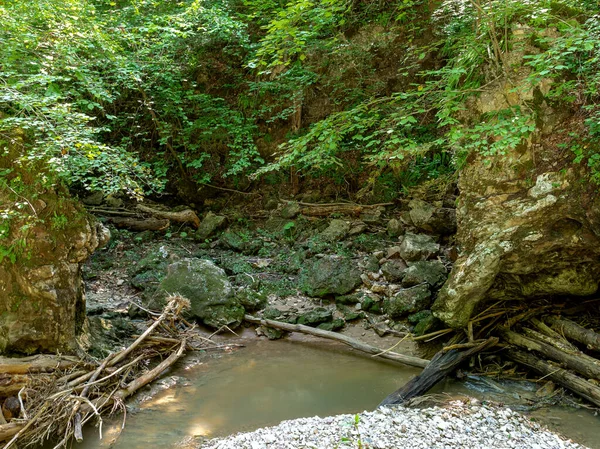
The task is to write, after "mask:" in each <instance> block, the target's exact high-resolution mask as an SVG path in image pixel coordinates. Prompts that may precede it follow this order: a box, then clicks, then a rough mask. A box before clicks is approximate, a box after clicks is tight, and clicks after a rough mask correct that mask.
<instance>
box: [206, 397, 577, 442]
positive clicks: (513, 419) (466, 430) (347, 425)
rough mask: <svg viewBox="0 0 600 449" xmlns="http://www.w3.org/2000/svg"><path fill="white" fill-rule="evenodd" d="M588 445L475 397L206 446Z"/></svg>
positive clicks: (305, 423)
mask: <svg viewBox="0 0 600 449" xmlns="http://www.w3.org/2000/svg"><path fill="white" fill-rule="evenodd" d="M350 448H352V449H357V448H360V449H403V448H407V449H421V448H422V449H433V448H439V449H458V448H469V449H476V448H477V449H479V448H481V449H490V448H492V449H503V448H519V449H521V448H523V449H529V448H532V449H554V448H556V449H558V448H569V449H570V448H584V449H585V446H582V445H580V444H577V443H574V442H572V441H571V440H567V439H565V438H563V437H561V436H559V435H557V434H555V433H553V432H550V431H549V430H547V429H546V428H545V427H543V426H541V425H540V424H538V423H535V422H532V421H530V420H529V419H527V418H526V417H524V416H523V415H521V414H519V413H517V412H514V411H512V410H510V409H508V408H502V407H498V406H491V405H482V404H480V403H478V402H476V401H474V400H471V401H468V402H465V401H462V400H460V401H458V400H457V401H451V402H448V403H447V404H445V405H444V406H443V407H433V408H426V409H414V408H405V407H394V408H387V407H385V408H381V409H377V410H375V411H372V412H363V413H359V414H356V415H337V416H330V417H327V418H319V417H314V418H301V419H295V420H290V421H283V422H282V423H280V424H279V425H277V426H274V427H266V428H262V429H258V430H255V431H254V432H248V433H239V434H237V435H232V436H229V437H226V438H222V439H214V440H209V441H207V442H205V443H204V444H203V445H202V446H201V449H350Z"/></svg>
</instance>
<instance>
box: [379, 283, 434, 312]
mask: <svg viewBox="0 0 600 449" xmlns="http://www.w3.org/2000/svg"><path fill="white" fill-rule="evenodd" d="M431 300H432V298H431V291H430V290H429V286H428V285H424V284H422V285H417V286H416V287H412V288H406V289H403V290H400V291H399V292H398V293H396V295H394V296H393V297H391V298H389V299H388V300H386V301H385V302H384V310H385V312H386V313H387V314H388V315H389V316H390V317H391V318H393V319H397V318H402V317H404V316H406V315H408V314H409V313H415V312H419V311H421V310H424V309H428V308H429V307H430V306H431Z"/></svg>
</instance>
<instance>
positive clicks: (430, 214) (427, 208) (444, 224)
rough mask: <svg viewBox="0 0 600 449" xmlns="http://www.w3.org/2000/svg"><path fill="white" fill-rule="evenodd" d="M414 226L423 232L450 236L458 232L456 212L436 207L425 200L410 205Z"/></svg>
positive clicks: (413, 201)
mask: <svg viewBox="0 0 600 449" xmlns="http://www.w3.org/2000/svg"><path fill="white" fill-rule="evenodd" d="M408 207H409V209H410V212H409V215H410V219H411V221H412V222H413V224H414V225H415V226H416V227H417V228H418V229H419V230H421V231H425V232H431V233H433V234H440V235H448V234H454V233H455V232H456V211H455V210H454V209H452V208H448V207H436V206H434V205H433V204H431V203H428V202H426V201H423V200H418V199H415V200H412V201H411V202H410V203H408Z"/></svg>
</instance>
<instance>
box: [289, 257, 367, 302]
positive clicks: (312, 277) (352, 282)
mask: <svg viewBox="0 0 600 449" xmlns="http://www.w3.org/2000/svg"><path fill="white" fill-rule="evenodd" d="M299 283H300V289H301V290H302V291H303V292H304V293H306V294H307V295H308V296H316V297H323V296H327V295H344V294H346V293H348V292H350V291H352V290H354V289H355V288H356V287H358V286H359V285H360V283H361V279H360V271H359V270H358V268H357V267H356V264H355V263H354V262H353V261H352V259H349V258H347V257H340V256H326V257H323V258H320V259H316V260H310V261H307V262H306V263H305V266H304V267H303V268H302V270H301V271H300V279H299Z"/></svg>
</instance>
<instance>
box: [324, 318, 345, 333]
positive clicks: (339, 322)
mask: <svg viewBox="0 0 600 449" xmlns="http://www.w3.org/2000/svg"><path fill="white" fill-rule="evenodd" d="M345 325H346V322H345V321H344V320H343V319H342V318H336V319H335V320H333V321H330V322H328V323H321V324H319V325H318V326H317V328H318V329H323V330H324V331H329V332H335V331H338V330H340V329H342V328H343V327H344V326H345Z"/></svg>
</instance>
